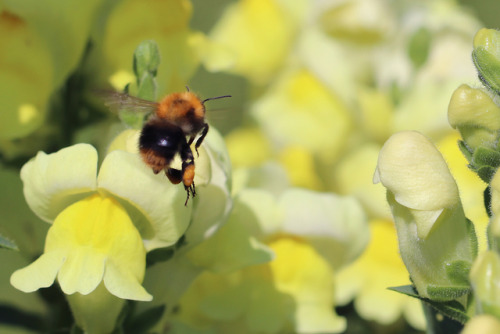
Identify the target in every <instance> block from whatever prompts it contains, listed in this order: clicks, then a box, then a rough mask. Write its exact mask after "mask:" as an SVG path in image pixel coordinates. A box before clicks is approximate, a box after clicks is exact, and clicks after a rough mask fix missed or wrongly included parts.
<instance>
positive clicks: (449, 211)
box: [374, 131, 477, 300]
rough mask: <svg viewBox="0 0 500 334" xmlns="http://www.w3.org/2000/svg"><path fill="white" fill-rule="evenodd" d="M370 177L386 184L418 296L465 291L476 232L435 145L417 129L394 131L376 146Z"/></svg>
mask: <svg viewBox="0 0 500 334" xmlns="http://www.w3.org/2000/svg"><path fill="white" fill-rule="evenodd" d="M374 181H376V182H379V181H380V182H382V184H383V185H384V186H385V187H386V188H387V199H388V202H389V204H390V206H391V210H392V215H393V217H394V221H395V223H396V229H397V233H398V239H399V249H400V253H401V257H402V258H403V261H404V263H405V265H406V268H407V269H408V272H409V273H410V277H411V280H412V281H413V283H414V284H415V287H416V289H417V291H418V293H419V295H420V296H422V297H425V298H430V299H433V300H453V299H456V298H458V297H459V296H461V295H463V294H465V293H467V292H468V290H469V285H468V282H467V274H468V270H469V268H470V265H471V263H472V260H473V259H474V257H475V255H476V253H477V240H476V235H475V232H474V227H473V225H472V224H471V222H470V221H469V220H467V218H466V217H465V214H464V210H463V207H462V204H461V202H460V198H459V194H458V188H457V185H456V183H455V180H454V179H453V177H452V176H451V174H450V171H449V169H448V166H447V165H446V163H445V161H444V159H443V157H442V156H441V154H440V153H439V151H438V150H437V149H436V147H435V146H434V145H433V144H432V143H431V142H430V141H429V140H428V139H427V138H425V137H424V136H423V135H421V134H420V133H418V132H414V131H406V132H400V133H397V134H395V135H393V136H392V137H391V138H389V140H388V141H387V142H386V143H385V145H384V147H383V148H382V150H381V151H380V155H379V159H378V165H377V169H376V171H375V176H374Z"/></svg>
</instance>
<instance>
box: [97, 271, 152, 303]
mask: <svg viewBox="0 0 500 334" xmlns="http://www.w3.org/2000/svg"><path fill="white" fill-rule="evenodd" d="M104 285H105V286H106V289H108V291H109V292H111V293H112V294H113V295H115V296H117V297H119V298H122V299H133V300H140V301H151V300H152V299H153V296H151V295H150V294H149V293H148V292H147V291H146V289H144V288H143V287H142V285H141V284H140V283H139V281H138V280H137V277H134V275H133V274H132V273H131V272H130V271H127V270H123V266H122V268H120V267H119V266H118V265H116V264H115V263H114V262H113V261H108V262H107V263H106V273H105V274H104Z"/></svg>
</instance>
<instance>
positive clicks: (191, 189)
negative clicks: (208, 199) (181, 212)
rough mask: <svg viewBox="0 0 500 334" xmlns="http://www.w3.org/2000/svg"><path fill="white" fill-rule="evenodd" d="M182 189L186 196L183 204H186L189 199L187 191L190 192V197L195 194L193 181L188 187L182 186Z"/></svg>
mask: <svg viewBox="0 0 500 334" xmlns="http://www.w3.org/2000/svg"><path fill="white" fill-rule="evenodd" d="M184 189H186V193H187V197H186V201H185V202H184V206H187V203H188V200H189V192H191V195H192V197H195V196H196V189H195V186H194V182H193V183H192V184H191V185H190V186H189V187H186V186H184Z"/></svg>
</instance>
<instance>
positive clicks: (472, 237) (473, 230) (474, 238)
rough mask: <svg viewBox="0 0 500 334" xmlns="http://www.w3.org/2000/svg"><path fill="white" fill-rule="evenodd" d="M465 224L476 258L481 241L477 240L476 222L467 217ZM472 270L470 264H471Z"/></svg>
mask: <svg viewBox="0 0 500 334" xmlns="http://www.w3.org/2000/svg"><path fill="white" fill-rule="evenodd" d="M465 224H466V226H467V232H468V233H469V241H470V244H471V251H472V254H471V255H472V257H473V258H476V256H477V253H478V252H479V243H478V241H477V234H476V228H475V227H474V223H473V222H472V221H471V220H470V219H469V218H467V217H465ZM469 271H470V264H469ZM469 271H467V277H468V275H469Z"/></svg>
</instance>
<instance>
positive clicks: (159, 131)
mask: <svg viewBox="0 0 500 334" xmlns="http://www.w3.org/2000/svg"><path fill="white" fill-rule="evenodd" d="M185 141H186V139H185V137H184V133H183V132H182V129H180V128H179V127H178V126H176V125H173V124H171V123H168V122H165V121H159V120H158V121H152V122H150V123H148V124H146V125H145V126H144V128H143V129H142V132H141V135H140V137H139V151H140V153H141V156H142V159H143V160H144V162H145V163H146V164H147V165H148V166H150V167H151V168H152V169H153V171H154V172H155V173H158V172H160V171H161V170H162V169H165V168H166V167H168V166H169V165H170V163H171V162H172V159H173V158H174V156H175V154H176V153H177V152H178V151H179V147H180V146H181V145H182V143H183V142H185Z"/></svg>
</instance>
